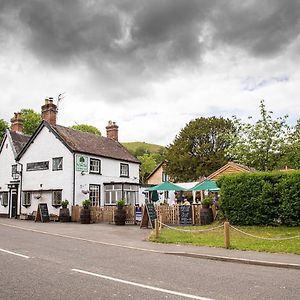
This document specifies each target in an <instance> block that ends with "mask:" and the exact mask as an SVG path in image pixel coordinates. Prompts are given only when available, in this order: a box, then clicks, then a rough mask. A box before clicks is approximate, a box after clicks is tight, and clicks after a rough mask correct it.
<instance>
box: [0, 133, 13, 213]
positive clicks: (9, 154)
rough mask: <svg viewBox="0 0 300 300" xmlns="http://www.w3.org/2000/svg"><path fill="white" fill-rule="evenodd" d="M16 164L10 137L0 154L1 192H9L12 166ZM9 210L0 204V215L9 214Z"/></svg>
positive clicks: (6, 139)
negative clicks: (8, 185)
mask: <svg viewBox="0 0 300 300" xmlns="http://www.w3.org/2000/svg"><path fill="white" fill-rule="evenodd" d="M15 163H16V161H15V157H14V153H13V148H12V144H11V143H10V141H9V139H8V136H6V138H5V141H4V145H3V148H2V151H1V152H0V192H8V187H7V184H8V183H9V182H10V181H11V180H13V178H12V176H11V166H12V165H14V164H15ZM8 201H9V200H8ZM8 208H9V206H6V207H4V206H2V205H1V203H0V214H8Z"/></svg>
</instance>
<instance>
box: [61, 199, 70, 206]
mask: <svg viewBox="0 0 300 300" xmlns="http://www.w3.org/2000/svg"><path fill="white" fill-rule="evenodd" d="M60 204H61V206H62V207H63V208H66V207H67V206H68V205H69V201H68V200H67V199H65V200H63V201H61V203H60Z"/></svg>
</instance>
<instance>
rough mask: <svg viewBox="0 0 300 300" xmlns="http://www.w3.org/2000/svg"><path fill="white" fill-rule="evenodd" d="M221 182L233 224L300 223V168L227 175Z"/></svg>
mask: <svg viewBox="0 0 300 300" xmlns="http://www.w3.org/2000/svg"><path fill="white" fill-rule="evenodd" d="M217 184H218V185H219V186H220V188H221V190H220V209H221V210H222V212H223V213H224V215H225V218H226V219H227V220H228V221H229V222H230V223H231V224H236V225H286V226H300V171H292V172H255V173H239V174H235V175H225V176H223V177H221V178H220V179H219V180H218V182H217Z"/></svg>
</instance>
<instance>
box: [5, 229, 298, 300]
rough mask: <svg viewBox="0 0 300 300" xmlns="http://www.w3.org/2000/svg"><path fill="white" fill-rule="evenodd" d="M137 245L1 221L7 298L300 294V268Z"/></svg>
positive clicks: (288, 296) (291, 296) (269, 296)
mask: <svg viewBox="0 0 300 300" xmlns="http://www.w3.org/2000/svg"><path fill="white" fill-rule="evenodd" d="M20 225H22V223H20ZM54 226H55V224H54ZM83 226H84V225H83ZM91 226H93V227H90V228H92V229H93V230H95V228H96V229H97V230H98V232H101V230H103V236H105V234H107V233H105V232H104V231H105V228H107V227H105V226H101V224H94V225H91ZM112 226H114V225H112ZM53 228H54V227H53ZM72 228H73V227H72ZM81 228H82V227H81ZM114 228H115V230H118V227H117V226H115V227H114ZM84 229H85V230H86V231H87V233H88V231H89V225H87V226H85V227H84ZM73 230H74V229H73ZM122 230H124V229H122ZM70 234H71V227H70ZM100 236H101V235H100ZM119 239H120V243H121V242H122V236H121V237H120V238H119ZM124 239H129V237H128V236H126V234H124ZM100 242H101V239H100ZM131 247H132V248H123V247H119V246H117V245H115V244H113V243H106V244H105V243H103V244H101V243H93V242H91V241H88V240H87V241H85V240H80V239H71V238H68V237H64V236H55V235H51V234H42V233H39V232H33V231H25V230H21V229H19V228H13V227H7V226H1V224H0V299H143V300H147V299H207V298H208V299H280V300H282V299H300V271H299V270H293V269H280V268H272V267H263V266H253V265H244V264H233V263H228V262H218V261H211V260H204V259H197V258H191V257H182V256H174V255H167V254H163V253H159V252H151V251H146V250H145V251H143V250H141V249H139V250H136V249H134V243H132V245H131ZM8 251H10V252H8ZM19 255H21V256H19Z"/></svg>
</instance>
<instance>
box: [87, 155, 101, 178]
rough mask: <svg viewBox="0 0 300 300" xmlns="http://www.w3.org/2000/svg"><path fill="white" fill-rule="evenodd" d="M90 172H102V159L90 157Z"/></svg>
mask: <svg viewBox="0 0 300 300" xmlns="http://www.w3.org/2000/svg"><path fill="white" fill-rule="evenodd" d="M90 173H91V174H101V160H100V159H97V158H90Z"/></svg>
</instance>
